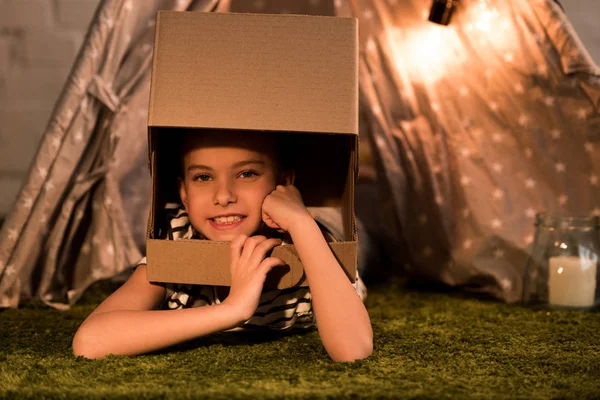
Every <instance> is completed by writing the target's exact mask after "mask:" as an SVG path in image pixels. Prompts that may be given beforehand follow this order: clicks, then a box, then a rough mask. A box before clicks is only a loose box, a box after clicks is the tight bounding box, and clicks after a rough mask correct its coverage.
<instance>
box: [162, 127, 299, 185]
mask: <svg viewBox="0 0 600 400" xmlns="http://www.w3.org/2000/svg"><path fill="white" fill-rule="evenodd" d="M177 131H178V132H176V134H174V135H173V137H174V138H173V142H174V149H175V151H176V152H177V154H178V159H179V168H178V177H180V178H182V179H183V178H184V177H185V171H184V157H183V156H184V155H185V153H186V152H187V151H188V141H187V140H186V139H187V138H188V137H190V135H197V134H198V133H197V132H195V131H191V130H186V129H178V130H177ZM235 132H237V133H239V132H242V131H235ZM174 133H175V132H174ZM223 134H224V135H226V134H227V133H226V132H224V133H223ZM260 134H261V135H265V136H268V137H270V138H271V139H272V140H273V142H274V147H275V155H276V157H277V158H276V160H275V162H276V165H277V172H278V175H279V176H278V181H279V177H281V176H282V174H283V173H285V172H286V171H289V170H290V169H293V168H294V165H295V154H296V153H295V151H294V142H295V140H294V139H293V134H290V133H287V132H266V131H264V132H261V133H260ZM175 136H176V137H175Z"/></svg>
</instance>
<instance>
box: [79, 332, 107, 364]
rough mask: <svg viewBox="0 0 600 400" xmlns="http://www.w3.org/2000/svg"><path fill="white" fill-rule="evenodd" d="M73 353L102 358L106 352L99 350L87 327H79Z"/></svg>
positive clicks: (80, 355)
mask: <svg viewBox="0 0 600 400" xmlns="http://www.w3.org/2000/svg"><path fill="white" fill-rule="evenodd" d="M72 347H73V354H74V355H75V356H76V357H84V358H102V357H104V356H105V354H102V353H101V352H100V351H98V350H99V349H98V346H97V345H96V343H95V341H93V340H91V338H90V337H89V335H88V334H87V332H86V331H85V329H81V328H79V330H78V331H77V333H76V334H75V337H74V338H73V343H72Z"/></svg>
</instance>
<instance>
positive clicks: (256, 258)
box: [250, 238, 281, 267]
mask: <svg viewBox="0 0 600 400" xmlns="http://www.w3.org/2000/svg"><path fill="white" fill-rule="evenodd" d="M280 244H281V239H277V238H272V239H267V240H265V241H264V242H262V243H260V244H259V245H258V246H256V248H255V249H254V252H253V253H252V258H251V259H250V265H251V266H256V267H258V266H259V265H260V263H261V262H262V260H263V259H264V258H265V256H266V255H267V253H268V252H269V251H271V250H272V249H273V247H275V246H278V245H280Z"/></svg>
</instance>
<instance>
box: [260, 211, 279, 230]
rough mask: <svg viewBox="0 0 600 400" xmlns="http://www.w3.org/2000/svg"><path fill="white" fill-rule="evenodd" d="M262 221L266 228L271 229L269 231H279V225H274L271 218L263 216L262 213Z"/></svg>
mask: <svg viewBox="0 0 600 400" xmlns="http://www.w3.org/2000/svg"><path fill="white" fill-rule="evenodd" d="M262 220H263V222H264V223H265V225H267V226H268V227H269V228H271V229H281V228H280V226H279V225H277V224H276V223H275V221H273V220H272V219H271V217H269V216H268V215H267V214H265V213H264V212H263V214H262Z"/></svg>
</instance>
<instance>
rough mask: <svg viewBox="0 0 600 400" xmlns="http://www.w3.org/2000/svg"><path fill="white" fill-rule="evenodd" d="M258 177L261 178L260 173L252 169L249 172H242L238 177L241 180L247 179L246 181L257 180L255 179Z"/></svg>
mask: <svg viewBox="0 0 600 400" xmlns="http://www.w3.org/2000/svg"><path fill="white" fill-rule="evenodd" d="M257 176H259V173H258V172H256V171H254V170H251V169H249V170H247V171H242V172H240V173H239V175H238V177H240V178H245V179H248V178H255V177H257Z"/></svg>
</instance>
